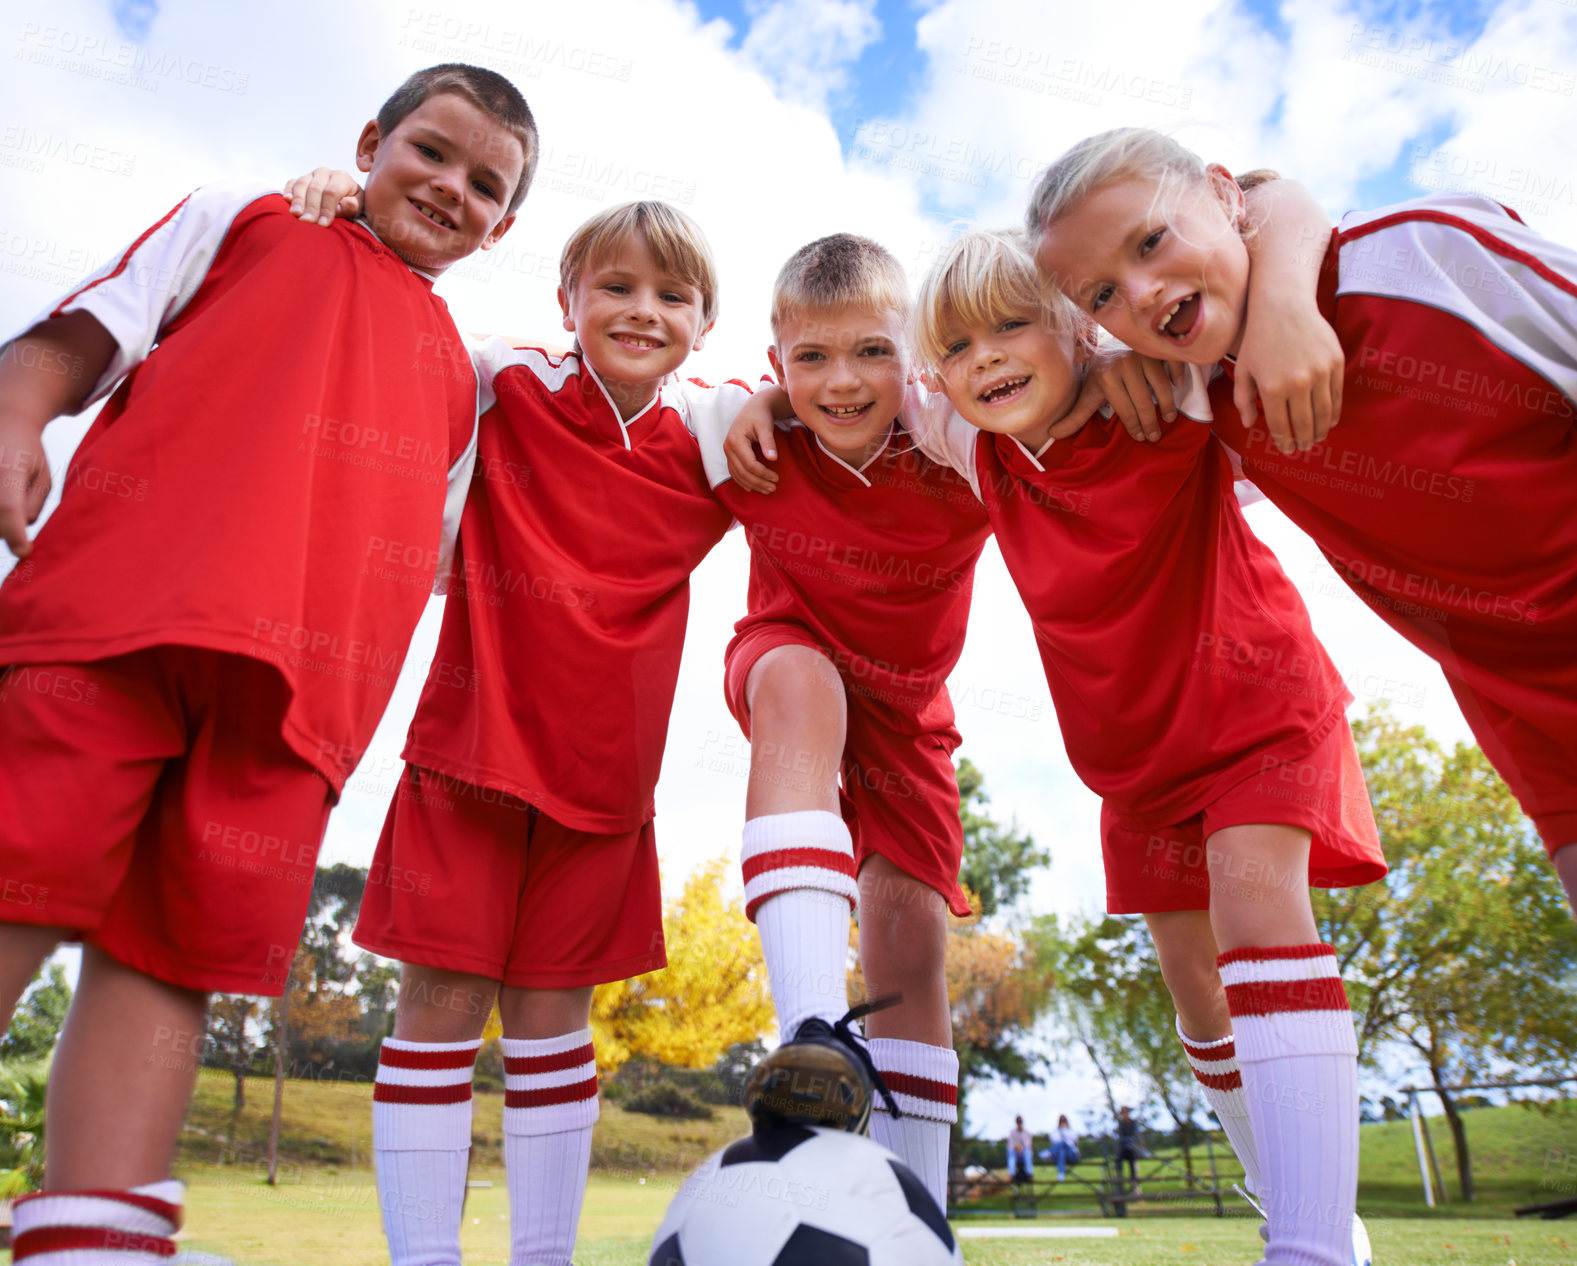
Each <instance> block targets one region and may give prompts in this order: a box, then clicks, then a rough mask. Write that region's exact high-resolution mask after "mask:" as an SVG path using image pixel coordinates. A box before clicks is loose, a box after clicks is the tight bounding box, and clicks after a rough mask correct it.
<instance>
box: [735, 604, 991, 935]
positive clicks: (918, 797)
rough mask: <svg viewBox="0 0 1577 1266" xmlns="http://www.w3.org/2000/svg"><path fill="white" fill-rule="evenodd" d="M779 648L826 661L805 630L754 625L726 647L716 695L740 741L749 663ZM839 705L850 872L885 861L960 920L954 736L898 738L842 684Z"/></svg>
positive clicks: (964, 903)
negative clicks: (806, 650)
mask: <svg viewBox="0 0 1577 1266" xmlns="http://www.w3.org/2000/svg"><path fill="white" fill-rule="evenodd" d="M779 646H808V647H810V648H811V649H812V650H815V651H820V652H821V653H822V654H826V651H825V649H824V648H823V647H820V646H818V645H817V644H816V641H815V639H814V638H813V637H812V636H811V635H810V633H809V632H808V631H807V630H805V629H803V628H799V627H797V626H795V625H791V624H758V625H756V626H755V627H754V628H751V629H747V630H746V631H745V632H744V633H742V634H740V635H739V636H738V637H736V638H735V639H734V640H733V641H732V642H730V643H729V645H728V651H727V655H726V660H725V672H724V685H723V690H724V694H725V695H726V697H727V700H728V709H729V711H730V712H732V713H733V714H734V720H736V721H738V722H739V728H740V729H741V730H743V731H744V733H745V737H746V738H747V739H748V738H749V737H750V708H749V706H748V705H747V703H746V701H745V683H746V682H748V681H749V680H750V670H751V669H752V668H754V667H755V665H756V661H757V660H758V659H760V658H761V657H762V656H763V655H765V654H766V653H767V652H768V651H770V650H772V649H774V648H775V647H779ZM844 698H845V699H846V700H847V701H848V709H847V715H848V726H847V730H846V731H845V736H844V743H843V765H842V769H841V771H840V772H841V774H842V778H843V785H842V787H841V789H840V790H839V793H838V799H839V803H840V806H841V808H842V811H843V820H844V821H845V822H846V823H848V826H849V833H850V834H851V835H852V836H853V837H854V864H855V866H856V867H861V866H864V865H865V862H866V859H867V858H870V857H872V856H880V857H885V858H886V859H887V860H888V861H890V862H891V863H892V864H893V865H894V866H896V867H898V869H899V870H901V871H903V872H904V874H906V875H908V876H910V877H911V878H913V879H918V880H919V881H920V882H921V883H923V884H925V885H926V886H927V887H928V888H931V889H932V890H934V891H935V892H938V893H940V894H941V895H942V896H943V897H944V898H945V899H946V901H947V904H948V908H949V909H951V910H952V912H953V913H954V914H956V915H958V916H959V917H960V918H965V917H967V916H968V915H969V913H970V909H969V900H968V898H967V897H965V896H964V890H963V889H962V888H960V887H959V885H958V868H959V866H960V864H961V863H962V861H963V857H964V828H963V824H962V822H961V821H960V820H959V816H958V777H957V774H956V773H955V772H954V770H953V752H954V751H955V750H957V748H958V744H959V741H960V740H959V735H958V731H957V730H956V729H953V728H952V727H949V728H947V729H946V730H934V731H930V732H926V733H920V734H913V733H910V734H904V733H901V732H899V731H898V730H895V729H894V728H893V727H892V726H891V725H889V724H888V723H887V722H886V721H885V720H883V718H882V717H881V715H880V714H879V713H878V712H877V711H876V709H874V708H872V707H871V706H869V704H868V703H866V701H865V700H864V698H863V697H862V696H861V694H860V693H859V691H857V690H851V689H849V688H848V682H847V681H845V682H844ZM752 759H753V760H755V759H760V754H759V753H754V752H753V753H752ZM767 759H770V756H768V757H767Z"/></svg>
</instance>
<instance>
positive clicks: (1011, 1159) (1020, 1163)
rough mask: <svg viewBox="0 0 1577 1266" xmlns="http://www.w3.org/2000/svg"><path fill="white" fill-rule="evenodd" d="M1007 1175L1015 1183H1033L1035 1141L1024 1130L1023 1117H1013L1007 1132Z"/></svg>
mask: <svg viewBox="0 0 1577 1266" xmlns="http://www.w3.org/2000/svg"><path fill="white" fill-rule="evenodd" d="M1008 1174H1009V1176H1011V1177H1012V1179H1013V1181H1014V1182H1015V1183H1021V1182H1034V1181H1035V1140H1034V1139H1033V1138H1032V1137H1031V1135H1030V1132H1029V1131H1028V1130H1026V1129H1025V1128H1024V1118H1023V1117H1014V1118H1013V1128H1012V1129H1011V1130H1009V1131H1008Z"/></svg>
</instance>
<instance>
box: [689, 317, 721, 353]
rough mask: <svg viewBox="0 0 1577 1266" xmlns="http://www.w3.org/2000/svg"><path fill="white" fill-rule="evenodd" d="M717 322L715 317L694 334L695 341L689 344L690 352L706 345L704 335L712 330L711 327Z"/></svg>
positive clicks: (697, 350)
mask: <svg viewBox="0 0 1577 1266" xmlns="http://www.w3.org/2000/svg"><path fill="white" fill-rule="evenodd" d="M716 324H717V321H716V320H715V319H713V320H711V321H708V322H707V323H706V328H705V329H704V330H702V331H701V332H700V333H699V334H697V335H696V336H695V342H693V343H691V344H690V350H691V351H692V352H699V351H700V350H701V348H702V347H704V346H705V345H706V336H707V335H708V334H710V333H711V332H712V327H713V326H714V325H716Z"/></svg>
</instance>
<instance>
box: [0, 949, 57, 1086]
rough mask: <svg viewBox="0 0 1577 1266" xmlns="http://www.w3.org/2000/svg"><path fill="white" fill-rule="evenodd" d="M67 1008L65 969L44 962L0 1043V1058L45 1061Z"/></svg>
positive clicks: (53, 1045)
mask: <svg viewBox="0 0 1577 1266" xmlns="http://www.w3.org/2000/svg"><path fill="white" fill-rule="evenodd" d="M70 1007H71V986H70V985H68V984H67V983H66V969H65V968H64V967H62V966H61V965H60V964H59V963H46V964H45V965H44V966H42V967H40V968H39V969H38V972H37V973H36V974H35V975H34V977H33V983H32V984H31V985H30V986H29V987H28V992H27V994H26V996H24V997H23V999H22V1002H21V1004H20V1005H19V1006H18V1007H17V1009H16V1013H15V1015H13V1016H12V1018H11V1027H10V1029H8V1030H7V1031H6V1035H5V1039H4V1040H3V1041H0V1059H4V1060H15V1061H18V1062H25V1061H28V1060H39V1059H45V1058H47V1057H48V1055H49V1053H50V1052H51V1051H52V1050H54V1049H55V1041H56V1039H57V1038H59V1036H60V1026H61V1025H62V1024H64V1023H65V1022H66V1012H67V1010H69V1009H70Z"/></svg>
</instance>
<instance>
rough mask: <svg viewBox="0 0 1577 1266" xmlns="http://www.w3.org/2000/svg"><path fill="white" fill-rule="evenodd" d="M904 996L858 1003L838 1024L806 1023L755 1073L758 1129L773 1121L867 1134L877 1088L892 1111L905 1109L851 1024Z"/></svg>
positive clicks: (751, 1100)
mask: <svg viewBox="0 0 1577 1266" xmlns="http://www.w3.org/2000/svg"><path fill="white" fill-rule="evenodd" d="M902 1000H903V999H902V997H901V996H899V995H895V996H893V997H890V998H883V999H882V1000H881V1001H879V1002H867V1003H864V1004H863V1005H861V1006H858V1007H854V1008H853V1009H852V1010H850V1011H849V1013H848V1014H847V1015H845V1016H844V1017H843V1019H841V1020H839V1021H838V1022H837V1023H836V1024H828V1023H827V1021H825V1020H823V1019H821V1018H820V1017H819V1016H812V1017H811V1018H810V1019H808V1020H806V1021H804V1022H803V1023H802V1024H801V1025H800V1026H799V1028H798V1029H796V1030H795V1032H794V1036H793V1037H792V1038H790V1039H789V1040H788V1041H786V1042H784V1043H783V1044H782V1045H781V1046H779V1047H778V1048H777V1050H775V1051H773V1052H772V1053H771V1054H770V1055H768V1056H767V1057H766V1058H765V1059H763V1060H762V1061H761V1062H760V1063H759V1064H757V1065H756V1066H755V1068H753V1069H751V1071H750V1078H749V1080H747V1081H746V1082H745V1111H746V1112H748V1113H749V1114H750V1120H751V1122H752V1123H753V1124H754V1126H755V1127H756V1128H757V1129H764V1128H767V1127H770V1126H773V1125H811V1126H815V1125H820V1126H826V1127H828V1128H830V1129H834V1130H847V1131H848V1132H849V1133H850V1134H864V1133H865V1132H866V1128H867V1126H868V1124H869V1122H870V1119H871V1100H872V1095H873V1092H874V1091H877V1090H879V1091H880V1092H881V1095H882V1098H883V1100H884V1101H885V1102H886V1104H887V1110H888V1111H889V1112H891V1113H892V1114H893V1116H895V1117H901V1116H902V1115H903V1113H902V1112H900V1111H899V1110H898V1105H897V1103H896V1102H894V1100H893V1096H892V1092H891V1091H890V1090H888V1089H887V1086H886V1083H884V1082H883V1081H882V1076H881V1074H880V1073H879V1072H877V1071H876V1065H875V1064H874V1063H872V1062H871V1053H870V1051H869V1050H867V1049H866V1047H865V1044H864V1042H863V1041H862V1040H861V1039H860V1038H859V1037H857V1036H856V1035H855V1033H854V1031H853V1030H852V1029H851V1028H850V1027H849V1026H850V1025H851V1024H852V1023H853V1022H854V1021H855V1020H858V1019H860V1018H862V1017H864V1016H867V1015H869V1014H870V1013H871V1012H872V1011H881V1010H883V1009H885V1008H887V1007H890V1006H894V1005H895V1004H897V1003H899V1002H901V1001H902Z"/></svg>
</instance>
